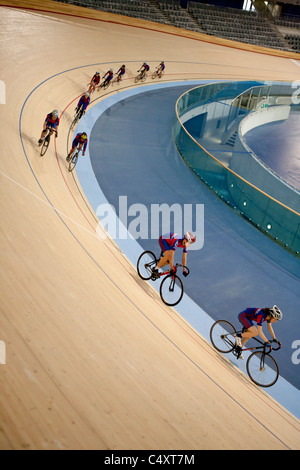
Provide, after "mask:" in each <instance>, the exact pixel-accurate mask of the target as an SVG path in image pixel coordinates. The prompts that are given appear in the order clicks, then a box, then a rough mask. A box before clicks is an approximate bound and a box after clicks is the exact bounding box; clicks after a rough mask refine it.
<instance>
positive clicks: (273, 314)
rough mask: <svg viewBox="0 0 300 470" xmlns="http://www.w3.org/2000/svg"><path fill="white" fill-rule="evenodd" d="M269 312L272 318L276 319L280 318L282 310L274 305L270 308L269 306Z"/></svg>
mask: <svg viewBox="0 0 300 470" xmlns="http://www.w3.org/2000/svg"><path fill="white" fill-rule="evenodd" d="M269 312H270V315H271V317H272V318H275V319H276V320H281V319H282V312H281V310H280V309H279V308H278V307H277V305H274V306H273V307H272V308H269Z"/></svg>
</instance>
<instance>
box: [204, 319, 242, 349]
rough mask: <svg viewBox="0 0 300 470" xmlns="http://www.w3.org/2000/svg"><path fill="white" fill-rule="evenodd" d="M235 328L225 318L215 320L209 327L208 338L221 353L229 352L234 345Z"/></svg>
mask: <svg viewBox="0 0 300 470" xmlns="http://www.w3.org/2000/svg"><path fill="white" fill-rule="evenodd" d="M235 334H236V330H235V328H234V326H232V324H231V323H229V322H228V321H226V320H218V321H216V322H215V323H214V324H213V326H212V327H211V329H210V340H211V342H212V345H213V347H214V348H215V349H216V350H217V351H219V352H221V353H223V354H226V353H230V352H231V351H233V349H234V347H235V337H234V335H235Z"/></svg>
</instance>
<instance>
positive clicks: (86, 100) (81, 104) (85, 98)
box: [75, 92, 91, 119]
mask: <svg viewBox="0 0 300 470" xmlns="http://www.w3.org/2000/svg"><path fill="white" fill-rule="evenodd" d="M90 101H91V97H90V94H89V93H88V92H86V93H84V95H82V96H81V98H80V100H79V101H78V104H77V106H76V108H75V112H76V113H77V111H78V110H79V109H80V108H81V110H80V116H79V119H81V118H82V116H83V115H84V114H85V111H86V108H87V107H88V105H89V104H90Z"/></svg>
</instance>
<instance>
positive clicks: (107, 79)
mask: <svg viewBox="0 0 300 470" xmlns="http://www.w3.org/2000/svg"><path fill="white" fill-rule="evenodd" d="M113 76H114V72H113V69H110V70H108V72H106V74H105V75H104V76H103V79H104V78H105V77H106V78H105V80H104V82H102V86H105V85H107V84H108V83H109V82H110V81H111V80H112V79H113Z"/></svg>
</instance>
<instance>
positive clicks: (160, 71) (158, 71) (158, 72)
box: [157, 61, 166, 78]
mask: <svg viewBox="0 0 300 470" xmlns="http://www.w3.org/2000/svg"><path fill="white" fill-rule="evenodd" d="M165 67H166V66H165V63H164V61H162V62H161V63H160V64H159V66H158V67H157V74H158V76H159V78H161V76H162V74H163V71H164V70H165Z"/></svg>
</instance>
